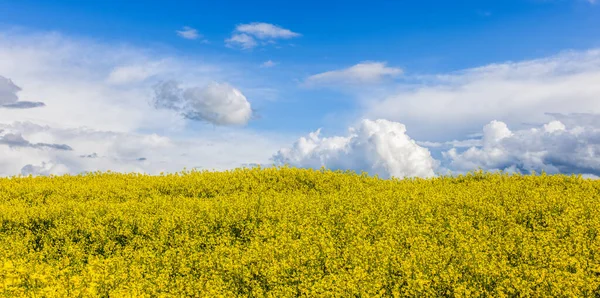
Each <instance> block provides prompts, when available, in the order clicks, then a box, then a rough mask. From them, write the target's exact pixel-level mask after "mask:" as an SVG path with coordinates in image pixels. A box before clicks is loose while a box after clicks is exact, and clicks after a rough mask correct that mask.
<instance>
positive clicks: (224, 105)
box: [154, 81, 252, 125]
mask: <svg viewBox="0 0 600 298" xmlns="http://www.w3.org/2000/svg"><path fill="white" fill-rule="evenodd" d="M154 106H155V107H157V108H162V109H170V110H174V111H177V112H180V113H181V115H183V116H184V117H185V118H187V119H191V120H203V121H207V122H210V123H212V124H216V125H245V124H246V123H248V121H249V120H250V118H251V117H252V108H251V106H250V103H249V102H248V100H247V99H246V97H245V96H244V95H243V94H242V92H240V91H239V90H238V89H236V88H234V87H232V86H230V85H229V84H226V83H214V82H213V83H210V84H208V85H206V86H205V87H191V88H187V89H182V88H179V86H178V84H177V83H176V82H174V81H167V82H161V83H159V84H157V85H156V86H155V97H154Z"/></svg>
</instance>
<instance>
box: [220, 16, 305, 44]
mask: <svg viewBox="0 0 600 298" xmlns="http://www.w3.org/2000/svg"><path fill="white" fill-rule="evenodd" d="M299 36H301V34H300V33H296V32H293V31H291V30H289V29H285V28H283V27H280V26H278V25H273V24H269V23H259V22H254V23H249V24H240V25H237V26H236V28H235V30H234V32H233V34H232V35H231V37H230V38H228V39H226V40H225V43H226V44H227V46H229V47H240V48H242V49H251V48H254V47H256V46H258V45H266V44H272V43H275V42H276V40H278V39H291V38H295V37H299Z"/></svg>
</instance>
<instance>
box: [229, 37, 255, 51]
mask: <svg viewBox="0 0 600 298" xmlns="http://www.w3.org/2000/svg"><path fill="white" fill-rule="evenodd" d="M225 42H226V43H227V45H228V46H235V45H237V46H240V47H241V48H243V49H251V48H253V47H255V46H256V45H258V43H257V42H256V40H254V38H252V36H250V35H248V34H234V35H232V36H231V38H228V39H226V40H225Z"/></svg>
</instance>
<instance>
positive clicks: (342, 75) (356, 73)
mask: <svg viewBox="0 0 600 298" xmlns="http://www.w3.org/2000/svg"><path fill="white" fill-rule="evenodd" d="M402 72H403V71H402V69H400V68H396V67H388V66H387V64H386V62H371V61H366V62H361V63H358V64H356V65H354V66H351V67H348V68H345V69H340V70H332V71H327V72H323V73H319V74H315V75H312V76H310V77H308V78H307V79H306V80H305V84H306V85H309V86H314V85H329V84H372V83H378V82H381V81H382V80H384V79H386V78H393V77H396V76H398V75H401V74H402Z"/></svg>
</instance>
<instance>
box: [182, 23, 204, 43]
mask: <svg viewBox="0 0 600 298" xmlns="http://www.w3.org/2000/svg"><path fill="white" fill-rule="evenodd" d="M176 32H177V35H179V36H180V37H182V38H185V39H192V40H193V39H198V38H201V37H202V34H200V33H198V30H196V29H194V28H192V27H188V26H185V27H183V29H182V30H177V31H176Z"/></svg>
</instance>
